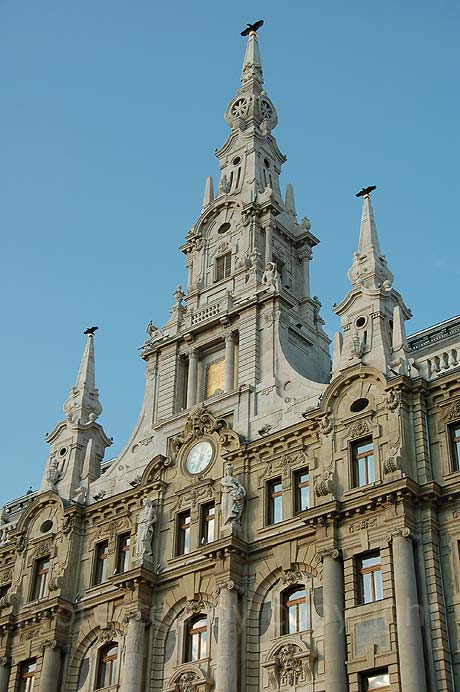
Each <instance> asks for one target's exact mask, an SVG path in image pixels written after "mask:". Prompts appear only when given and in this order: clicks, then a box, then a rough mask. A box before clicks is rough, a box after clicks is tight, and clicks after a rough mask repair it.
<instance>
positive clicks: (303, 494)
mask: <svg viewBox="0 0 460 692" xmlns="http://www.w3.org/2000/svg"><path fill="white" fill-rule="evenodd" d="M309 507H310V488H309V487H308V486H305V487H304V488H300V489H299V510H300V511H301V512H302V511H303V510H304V509H308V508H309Z"/></svg>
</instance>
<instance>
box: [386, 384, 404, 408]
mask: <svg viewBox="0 0 460 692" xmlns="http://www.w3.org/2000/svg"><path fill="white" fill-rule="evenodd" d="M386 400H387V407H388V408H389V409H390V411H394V410H395V409H397V408H398V406H399V404H400V403H401V394H400V393H399V392H397V391H396V390H394V389H392V390H391V391H390V392H387V396H386Z"/></svg>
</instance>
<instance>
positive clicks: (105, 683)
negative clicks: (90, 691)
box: [96, 642, 118, 690]
mask: <svg viewBox="0 0 460 692" xmlns="http://www.w3.org/2000/svg"><path fill="white" fill-rule="evenodd" d="M117 680H118V644H116V643H115V642H110V644H107V646H104V648H103V649H101V650H100V652H99V659H98V664H97V677H96V690H100V689H102V688H103V687H110V685H115V684H116V683H117Z"/></svg>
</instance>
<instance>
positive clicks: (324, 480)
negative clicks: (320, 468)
mask: <svg viewBox="0 0 460 692" xmlns="http://www.w3.org/2000/svg"><path fill="white" fill-rule="evenodd" d="M334 490H335V488H334V471H333V469H327V470H326V471H325V472H324V473H322V474H321V475H320V476H318V477H317V478H316V479H315V493H316V496H317V497H327V495H334Z"/></svg>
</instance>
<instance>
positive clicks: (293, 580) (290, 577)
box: [281, 569, 303, 586]
mask: <svg viewBox="0 0 460 692" xmlns="http://www.w3.org/2000/svg"><path fill="white" fill-rule="evenodd" d="M302 579H303V575H302V572H299V571H298V570H294V569H285V570H284V572H283V574H282V576H281V581H282V582H283V584H285V585H286V586H289V585H293V584H297V583H298V582H301V581H302Z"/></svg>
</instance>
